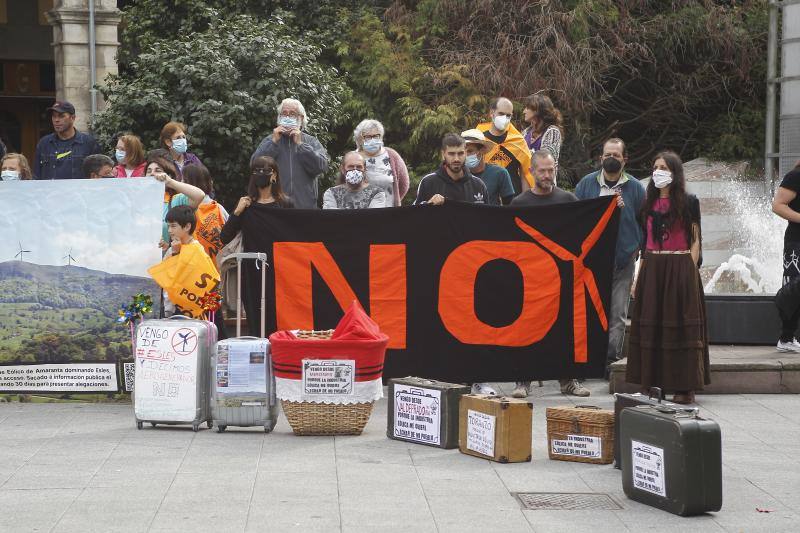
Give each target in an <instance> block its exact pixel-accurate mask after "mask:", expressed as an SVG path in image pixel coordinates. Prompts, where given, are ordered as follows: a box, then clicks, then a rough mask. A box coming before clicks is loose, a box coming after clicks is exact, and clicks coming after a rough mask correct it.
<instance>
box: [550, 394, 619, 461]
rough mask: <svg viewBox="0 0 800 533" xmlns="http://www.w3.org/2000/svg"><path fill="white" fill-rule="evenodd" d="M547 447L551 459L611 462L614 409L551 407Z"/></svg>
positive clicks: (587, 406)
mask: <svg viewBox="0 0 800 533" xmlns="http://www.w3.org/2000/svg"><path fill="white" fill-rule="evenodd" d="M554 441H555V443H554ZM598 448H599V449H598ZM547 450H548V454H549V456H550V459H554V460H557V461H575V462H578V463H594V464H601V465H607V464H609V463H611V462H612V461H613V460H614V411H611V410H605V409H600V408H599V407H596V406H593V405H579V406H577V407H572V406H570V407H548V408H547Z"/></svg>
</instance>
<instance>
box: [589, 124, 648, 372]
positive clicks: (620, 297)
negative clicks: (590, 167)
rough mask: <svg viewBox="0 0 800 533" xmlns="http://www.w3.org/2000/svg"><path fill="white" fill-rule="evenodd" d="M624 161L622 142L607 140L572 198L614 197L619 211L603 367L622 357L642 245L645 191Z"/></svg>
mask: <svg viewBox="0 0 800 533" xmlns="http://www.w3.org/2000/svg"><path fill="white" fill-rule="evenodd" d="M627 160H628V158H627V153H626V151H625V141H623V140H622V139H618V138H613V139H609V140H607V141H606V143H605V144H604V145H603V157H602V159H601V162H602V168H601V169H600V170H598V171H596V172H592V173H591V174H588V175H587V176H584V177H583V179H581V181H580V182H579V183H578V186H577V187H575V196H577V197H578V199H579V200H587V199H589V198H597V197H598V196H610V195H612V194H615V195H617V204H619V206H620V207H621V208H622V213H621V216H620V221H619V234H618V237H617V249H616V252H615V259H614V279H613V282H612V285H611V309H610V312H609V313H608V353H607V356H606V367H607V366H608V365H610V364H611V363H613V362H614V361H616V360H618V359H619V358H620V355H621V353H622V344H623V341H624V339H625V319H626V318H627V316H628V303H629V302H630V295H631V285H632V283H633V270H634V268H635V264H636V258H637V256H638V254H639V248H640V247H641V243H642V228H641V226H640V225H639V212H640V211H641V210H642V206H643V205H644V199H645V194H644V187H642V184H641V183H639V180H638V179H636V178H635V177H633V176H631V175H630V174H628V173H627V172H625V163H626V162H627ZM606 374H608V369H607V368H606Z"/></svg>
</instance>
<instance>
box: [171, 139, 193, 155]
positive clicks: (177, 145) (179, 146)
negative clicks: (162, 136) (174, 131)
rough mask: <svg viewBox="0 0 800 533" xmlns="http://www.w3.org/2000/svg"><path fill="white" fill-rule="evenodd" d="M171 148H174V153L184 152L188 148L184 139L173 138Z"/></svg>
mask: <svg viewBox="0 0 800 533" xmlns="http://www.w3.org/2000/svg"><path fill="white" fill-rule="evenodd" d="M172 149H173V150H175V153H178V154H185V153H186V150H188V149H189V143H188V142H186V139H175V140H174V141H172Z"/></svg>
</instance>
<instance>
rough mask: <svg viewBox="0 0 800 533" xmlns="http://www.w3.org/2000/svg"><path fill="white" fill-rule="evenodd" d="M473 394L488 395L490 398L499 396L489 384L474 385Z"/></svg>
mask: <svg viewBox="0 0 800 533" xmlns="http://www.w3.org/2000/svg"><path fill="white" fill-rule="evenodd" d="M472 394H486V395H488V396H497V391H496V390H494V389H493V388H492V387H491V386H489V384H488V383H473V384H472Z"/></svg>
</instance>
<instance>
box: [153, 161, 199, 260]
mask: <svg viewBox="0 0 800 533" xmlns="http://www.w3.org/2000/svg"><path fill="white" fill-rule="evenodd" d="M146 175H147V176H153V177H155V178H156V179H157V180H158V181H163V182H164V185H165V186H166V187H165V190H164V211H163V215H162V217H163V218H162V220H163V221H164V222H163V225H162V230H161V242H160V243H159V246H160V247H161V250H162V251H166V250H167V247H168V246H169V245H168V244H167V243H169V234H168V233H167V223H166V216H167V212H168V211H169V210H170V209H172V208H173V207H176V206H179V205H188V206H190V207H191V208H192V209H196V208H197V206H198V205H200V202H202V201H203V198H205V193H204V192H203V191H202V190H201V189H198V188H197V187H195V186H194V185H189V184H188V183H183V182H181V181H179V180H178V179H177V176H178V170H177V169H176V168H175V165H173V164H172V162H171V161H169V160H168V159H165V158H163V157H159V156H156V157H153V158H151V159H148V161H147V171H146Z"/></svg>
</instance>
